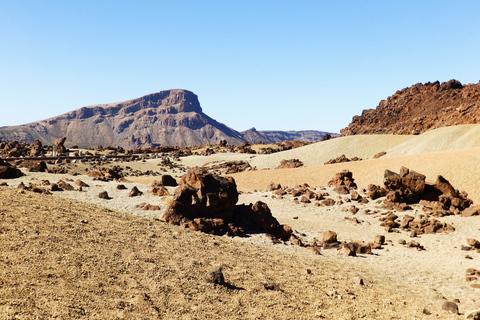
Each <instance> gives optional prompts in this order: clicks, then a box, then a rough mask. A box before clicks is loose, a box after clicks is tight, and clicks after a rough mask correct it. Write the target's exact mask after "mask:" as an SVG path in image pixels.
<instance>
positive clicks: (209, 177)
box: [162, 167, 292, 241]
mask: <svg viewBox="0 0 480 320" xmlns="http://www.w3.org/2000/svg"><path fill="white" fill-rule="evenodd" d="M237 201H238V191H237V186H236V184H235V181H234V179H233V178H232V177H221V176H218V175H215V174H211V173H208V172H206V171H205V170H204V169H202V168H199V167H195V168H192V169H190V170H189V171H188V172H187V174H185V175H184V176H183V177H182V179H181V181H180V185H179V187H178V188H177V189H176V190H175V193H174V196H173V202H172V203H171V204H170V205H169V206H168V208H167V209H166V210H165V212H164V213H163V216H162V218H163V219H164V220H165V221H166V222H168V223H171V224H174V225H180V226H183V227H185V228H190V229H192V230H198V231H202V232H206V233H212V234H216V235H224V234H227V235H230V236H245V234H246V233H247V232H265V233H269V234H272V235H273V236H274V237H276V238H280V239H282V240H283V241H286V240H288V239H290V237H291V236H292V230H291V228H290V227H288V226H284V225H280V224H279V223H278V221H277V220H276V219H275V218H274V217H273V216H272V214H271V212H270V209H269V208H268V206H267V205H266V204H265V203H263V202H260V201H259V202H257V203H255V204H253V205H252V204H250V205H236V203H237Z"/></svg>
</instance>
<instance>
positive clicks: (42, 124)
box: [0, 89, 325, 152]
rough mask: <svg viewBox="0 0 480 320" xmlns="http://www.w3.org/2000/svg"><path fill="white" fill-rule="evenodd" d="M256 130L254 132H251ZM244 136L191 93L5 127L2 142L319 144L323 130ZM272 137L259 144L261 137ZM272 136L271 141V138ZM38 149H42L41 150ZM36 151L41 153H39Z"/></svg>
mask: <svg viewBox="0 0 480 320" xmlns="http://www.w3.org/2000/svg"><path fill="white" fill-rule="evenodd" d="M250 131H251V130H250ZM250 131H248V132H249V133H247V132H245V133H244V134H241V133H239V132H237V131H235V130H233V129H231V128H229V127H227V126H226V125H224V124H222V123H219V122H217V121H216V120H214V119H212V118H210V117H209V116H207V115H206V114H205V113H203V111H202V108H201V107H200V102H199V101H198V97H197V96H196V95H195V94H194V93H192V92H190V91H187V90H182V89H175V90H165V91H160V92H157V93H152V94H149V95H146V96H143V97H140V98H137V99H133V100H129V101H124V102H118V103H108V104H100V105H93V106H88V107H83V108H80V109H77V110H74V111H71V112H68V113H65V114H63V115H60V116H57V117H53V118H50V119H47V120H42V121H38V122H32V123H29V124H25V125H19V126H10V127H2V128H0V141H2V140H3V141H19V142H20V143H23V142H27V143H33V142H34V141H35V140H38V146H39V147H40V148H41V147H42V144H43V145H47V146H52V145H53V144H54V142H55V140H56V139H61V138H64V137H66V141H67V142H68V143H69V145H76V146H78V147H80V148H88V147H96V146H99V145H100V146H114V147H117V146H119V147H122V148H125V149H135V148H140V147H157V146H191V145H204V144H219V143H220V142H221V143H222V144H223V145H227V144H228V145H232V144H240V143H243V142H245V141H251V142H254V143H257V142H278V141H283V140H292V139H298V140H307V141H316V140H320V139H321V138H322V137H323V136H324V134H325V133H323V132H319V131H314V130H312V131H301V132H295V131H288V132H283V131H272V132H267V133H265V134H263V133H262V132H261V131H258V132H257V131H256V130H255V132H253V133H252V132H250ZM260 136H261V137H267V138H265V139H264V138H262V139H259V138H258V137H260ZM268 137H269V138H268ZM36 150H38V148H37V149H36ZM32 152H36V151H35V150H34V151H32Z"/></svg>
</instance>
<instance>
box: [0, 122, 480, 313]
mask: <svg viewBox="0 0 480 320" xmlns="http://www.w3.org/2000/svg"><path fill="white" fill-rule="evenodd" d="M479 128H480V127H478V126H475V125H473V126H471V125H467V126H459V127H451V128H450V129H449V130H447V129H448V128H441V129H437V130H433V131H430V132H427V133H425V134H422V135H419V136H378V135H376V136H352V137H342V138H336V139H333V140H329V141H326V142H320V143H316V144H312V145H308V146H305V147H302V148H298V149H294V150H289V151H284V152H280V153H275V154H270V155H246V154H229V153H219V154H214V155H212V156H208V157H203V156H191V157H186V158H181V159H180V160H179V161H176V164H178V165H179V166H181V167H180V168H178V167H177V168H175V169H169V170H166V171H165V172H164V171H162V172H161V173H168V174H172V175H173V176H175V177H177V178H178V177H180V176H181V175H183V174H184V172H185V170H186V169H188V168H189V167H192V166H195V165H206V166H209V165H211V164H216V163H221V162H225V161H232V160H244V161H248V162H250V164H251V165H252V166H254V167H256V170H252V171H248V172H242V173H237V174H233V175H232V176H233V177H234V178H235V181H236V183H237V186H238V189H239V190H240V191H241V195H240V199H239V203H253V202H256V201H263V202H266V203H267V204H268V206H269V207H270V209H271V211H272V214H273V216H274V217H276V218H277V220H278V221H279V222H280V223H282V224H288V225H290V226H292V228H293V229H295V230H296V232H297V233H298V234H301V235H302V239H303V240H305V241H312V240H313V239H314V238H317V239H321V237H322V233H323V232H324V231H328V230H331V231H335V232H336V233H337V234H338V239H339V240H340V241H355V240H361V241H366V242H370V241H373V239H374V237H375V236H377V235H385V237H386V239H387V242H386V244H385V245H384V246H383V248H382V249H376V250H374V252H373V253H374V254H373V255H359V256H357V257H346V256H343V255H339V254H338V253H337V251H336V250H322V251H321V252H320V255H317V254H315V253H313V252H312V251H310V250H307V249H305V248H302V247H299V246H294V245H283V244H273V243H272V242H271V240H269V239H268V238H267V237H266V236H265V235H262V234H256V235H251V236H250V237H247V238H229V237H218V236H212V235H207V234H202V233H199V232H193V231H189V230H184V229H181V228H179V227H175V226H170V225H166V224H165V223H164V222H162V221H161V215H162V213H163V210H164V209H165V208H166V203H167V202H168V199H169V198H170V197H168V196H167V197H156V196H153V195H150V194H148V193H146V191H147V190H148V189H149V188H150V187H149V186H148V185H147V184H148V183H150V182H152V181H153V180H155V179H158V177H156V176H152V175H140V176H137V177H133V176H132V177H127V179H128V180H129V181H131V182H128V183H122V184H124V185H126V186H127V190H117V188H116V186H117V185H118V184H120V183H118V182H101V181H98V180H93V179H92V178H90V177H88V176H86V175H79V176H76V177H73V176H70V175H53V174H46V173H26V176H24V177H21V178H18V179H10V180H5V182H7V183H8V185H9V186H10V187H13V188H8V187H2V188H1V189H0V202H1V203H0V218H1V220H0V221H1V224H0V243H1V244H2V247H3V248H4V249H3V250H2V251H1V252H0V277H1V278H0V290H1V292H2V294H1V295H0V318H6V319H8V318H12V319H13V318H15V317H16V318H22V317H23V318H35V317H37V318H42V317H43V318H51V317H58V318H82V317H83V318H98V319H100V318H101V319H106V318H110V319H115V318H126V319H128V318H132V319H133V318H135V319H137V318H145V319H146V318H151V317H157V318H173V319H225V318H229V319H292V318H299V319H313V318H326V319H360V318H365V319H415V318H416V319H423V318H425V319H430V318H432V319H433V318H439V319H457V318H463V317H464V314H466V313H468V312H470V311H472V310H475V309H479V308H480V301H479V299H478V296H479V293H480V289H478V288H476V287H477V286H478V284H477V283H476V282H475V281H474V282H467V281H466V277H465V272H466V270H467V269H468V268H475V269H480V263H479V261H480V253H477V252H475V251H463V250H462V249H461V247H462V246H466V245H467V243H466V239H467V238H475V239H479V238H480V232H479V230H480V217H479V216H474V217H469V218H464V217H459V216H449V217H443V218H438V219H439V220H440V221H441V222H446V223H449V224H451V225H453V226H454V227H455V229H456V230H455V231H454V232H452V233H449V234H428V235H421V236H419V237H417V238H414V239H413V240H415V241H417V242H419V243H420V244H421V245H422V246H423V247H424V248H425V250H421V251H418V250H416V249H414V248H407V247H406V246H405V245H403V244H400V241H401V240H406V241H407V242H408V241H411V240H412V239H411V238H410V236H409V234H408V233H404V232H400V233H388V232H386V231H385V230H384V228H383V227H381V226H380V221H379V220H378V219H379V217H381V216H382V214H384V213H385V212H386V210H385V209H383V208H382V207H381V206H380V205H379V204H378V203H377V202H375V201H371V202H369V203H368V204H366V205H364V206H362V207H361V210H360V211H359V212H358V213H357V214H355V215H353V214H352V213H350V212H348V208H349V207H350V206H351V203H350V202H349V200H348V199H346V198H345V197H344V196H339V195H336V194H335V193H334V192H333V191H332V190H331V189H329V188H325V189H324V191H325V192H328V193H329V194H330V196H331V197H332V198H334V199H338V197H341V198H342V199H343V200H344V204H342V205H335V206H331V207H316V206H314V204H313V203H310V204H303V203H300V204H297V203H295V202H294V201H293V197H292V196H285V197H284V198H283V199H276V198H273V197H272V193H271V192H267V191H266V189H267V186H268V185H269V184H270V182H275V183H280V184H282V186H291V187H294V186H296V185H299V184H303V183H307V184H309V185H310V187H311V188H317V190H320V189H321V188H323V187H324V186H326V185H327V183H328V181H329V180H330V179H331V178H332V177H333V176H334V175H335V173H337V172H340V171H342V170H344V169H348V170H350V171H351V172H353V177H354V178H355V181H356V182H357V184H358V185H359V188H360V189H361V188H365V187H366V186H367V185H368V184H378V185H381V184H382V183H383V172H384V171H385V169H390V170H392V171H397V172H398V170H399V169H400V167H402V166H405V167H408V168H410V169H412V170H415V171H418V172H420V173H423V174H425V175H426V176H427V181H435V179H436V177H437V175H442V176H444V177H445V178H446V179H448V180H449V181H450V182H451V183H452V185H453V186H454V187H455V188H457V189H460V190H464V191H466V192H468V194H469V197H470V198H471V199H473V200H474V203H475V204H478V203H479V202H480V191H479V190H480V189H479V188H478V184H479V183H480V182H479V181H480V174H479V172H480V171H479V170H476V169H477V167H478V166H479V165H480V161H479V160H480V142H479V141H480V139H479V137H480V130H479ZM422 145H423V149H422V148H419V146H422ZM382 151H385V152H386V155H384V156H383V157H380V158H378V159H374V158H373V156H374V155H375V154H377V153H379V152H382ZM341 154H345V155H346V156H347V157H349V158H351V157H354V156H357V157H360V158H362V159H364V160H362V161H356V162H347V163H340V164H333V165H323V163H324V162H325V161H328V160H330V159H332V158H336V157H338V156H339V155H341ZM292 158H297V159H300V160H301V161H303V163H304V167H300V168H295V169H275V168H276V167H277V166H278V165H279V164H280V161H281V160H282V159H292ZM158 162H159V159H148V160H144V161H136V162H125V163H120V162H119V163H116V164H117V165H121V166H125V167H127V166H128V167H129V168H131V169H133V170H140V171H147V170H152V171H160V170H159V166H158ZM69 166H70V167H71V169H76V170H77V171H78V172H82V171H84V166H86V165H84V164H78V165H77V164H75V165H74V164H70V165H69ZM62 178H63V179H64V180H67V181H68V180H72V181H70V183H72V184H73V180H75V179H80V180H82V181H84V182H86V183H87V184H88V185H89V187H85V188H83V191H62V192H54V193H53V197H52V196H48V195H40V194H34V193H32V192H28V191H23V190H18V189H16V188H15V187H16V186H17V185H18V184H19V183H20V182H24V183H25V184H28V183H29V182H35V181H39V180H49V181H51V182H56V181H58V180H60V179H62ZM133 186H137V187H138V189H140V190H141V191H143V192H144V194H143V195H141V196H138V197H128V192H129V190H130V189H131V188H132V187H133ZM174 189H175V188H169V191H170V192H171V193H173V191H174ZM101 191H107V192H108V194H109V195H110V197H111V198H112V199H110V200H105V199H99V198H98V194H99V192H101ZM62 198H63V199H62ZM141 203H149V204H155V205H159V206H160V210H157V211H145V210H142V209H140V208H137V205H139V204H141ZM407 213H408V214H409V215H414V216H419V215H421V214H422V211H421V210H420V209H418V208H414V210H412V211H409V212H398V213H397V214H398V215H399V216H402V215H404V214H407ZM346 218H349V219H350V220H347V219H346ZM352 218H356V219H357V222H358V223H357V222H352V221H351V220H352ZM467 255H468V256H469V258H466V256H467ZM219 265H224V269H223V270H224V274H225V277H226V280H227V282H229V283H230V284H231V286H230V287H223V286H217V285H213V284H210V283H207V282H206V281H205V280H204V276H205V273H206V272H208V271H209V270H211V268H213V267H216V266H219ZM355 277H361V278H362V279H363V281H364V283H365V285H358V284H355V283H354V281H353V280H354V278H355ZM472 284H473V286H472ZM447 300H448V301H456V302H457V304H458V306H459V311H460V313H461V315H456V314H453V313H450V312H448V311H443V310H441V309H442V308H441V307H442V304H443V303H444V302H445V301H447Z"/></svg>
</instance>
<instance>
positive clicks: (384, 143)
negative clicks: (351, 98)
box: [250, 134, 414, 169]
mask: <svg viewBox="0 0 480 320" xmlns="http://www.w3.org/2000/svg"><path fill="white" fill-rule="evenodd" d="M413 137H414V136H400V135H396V136H395V135H380V134H377V135H358V136H347V137H340V138H335V139H332V140H328V141H322V142H317V143H314V144H311V145H307V146H304V147H301V148H297V149H293V150H287V151H283V152H279V153H274V154H269V155H258V156H256V157H254V158H252V159H251V160H250V164H251V165H252V166H255V167H257V169H265V168H276V167H278V166H279V165H280V161H281V160H283V159H300V160H301V161H302V162H303V164H304V166H306V167H311V166H319V165H323V164H324V163H325V162H327V161H328V160H330V159H334V158H337V157H338V156H341V155H342V154H344V155H345V156H346V157H347V158H353V157H359V158H362V159H367V158H371V157H373V156H374V155H375V154H377V153H379V152H382V151H387V150H388V149H391V148H393V147H395V146H397V145H399V144H402V143H404V142H406V141H408V140H410V139H412V138H413Z"/></svg>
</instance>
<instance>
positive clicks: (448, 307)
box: [442, 301, 458, 314]
mask: <svg viewBox="0 0 480 320" xmlns="http://www.w3.org/2000/svg"><path fill="white" fill-rule="evenodd" d="M442 310H445V311H450V312H453V313H456V314H458V305H457V304H456V303H455V302H453V301H445V302H444V303H443V305H442Z"/></svg>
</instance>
